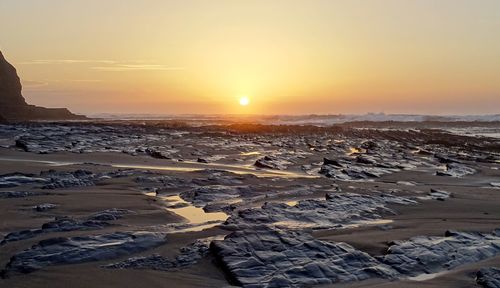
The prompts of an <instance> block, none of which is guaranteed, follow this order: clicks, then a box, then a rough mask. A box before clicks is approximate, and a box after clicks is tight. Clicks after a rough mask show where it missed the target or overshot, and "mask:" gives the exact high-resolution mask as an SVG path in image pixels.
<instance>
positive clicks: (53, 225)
mask: <svg viewBox="0 0 500 288" xmlns="http://www.w3.org/2000/svg"><path fill="white" fill-rule="evenodd" d="M50 205H53V204H50ZM37 207H38V206H37ZM37 211H38V210H37ZM42 211H43V210H42ZM130 213H133V212H132V211H130V210H126V209H116V208H113V209H108V210H104V211H101V212H97V213H95V214H92V215H90V216H88V217H86V218H84V219H75V218H71V217H60V218H56V219H55V220H53V221H50V222H47V223H44V224H43V225H42V227H41V228H37V229H27V230H21V231H16V232H11V233H9V234H7V235H6V236H5V237H4V239H3V240H2V241H1V242H0V245H4V244H6V243H8V242H13V241H21V240H25V239H30V238H33V237H36V236H38V235H40V234H45V233H53V232H67V231H77V230H78V231H85V230H96V229H102V228H104V227H107V226H110V225H111V224H110V223H108V222H107V221H113V220H116V219H119V218H121V217H122V215H124V214H130Z"/></svg>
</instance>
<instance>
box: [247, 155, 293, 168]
mask: <svg viewBox="0 0 500 288" xmlns="http://www.w3.org/2000/svg"><path fill="white" fill-rule="evenodd" d="M290 164H291V162H290V161H287V160H283V159H279V158H278V157H276V156H264V157H263V158H260V159H258V160H257V161H255V164H254V165H255V167H258V168H264V169H274V170H285V169H286V168H287V166H288V165H290Z"/></svg>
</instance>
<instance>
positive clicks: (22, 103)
mask: <svg viewBox="0 0 500 288" xmlns="http://www.w3.org/2000/svg"><path fill="white" fill-rule="evenodd" d="M21 90H22V86H21V80H20V79H19V76H18V75H17V71H16V68H14V66H12V65H11V64H10V63H9V62H7V60H5V58H4V56H3V55H2V52H1V51H0V122H5V121H29V120H77V119H85V118H86V117H85V116H80V115H75V114H73V113H71V112H70V111H69V110H68V109H66V108H44V107H38V106H35V105H29V104H28V103H26V100H25V99H24V97H23V95H22V94H21Z"/></svg>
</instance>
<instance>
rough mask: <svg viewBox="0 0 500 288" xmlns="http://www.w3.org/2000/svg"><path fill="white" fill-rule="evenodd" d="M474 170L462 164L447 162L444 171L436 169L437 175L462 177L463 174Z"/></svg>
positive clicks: (472, 172)
mask: <svg viewBox="0 0 500 288" xmlns="http://www.w3.org/2000/svg"><path fill="white" fill-rule="evenodd" d="M474 173H476V170H475V169H473V168H470V167H467V166H465V165H463V164H458V163H448V164H446V171H437V172H436V175H437V176H450V177H463V176H465V175H469V174H474Z"/></svg>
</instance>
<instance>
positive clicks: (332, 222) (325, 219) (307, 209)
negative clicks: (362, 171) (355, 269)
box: [226, 193, 417, 229]
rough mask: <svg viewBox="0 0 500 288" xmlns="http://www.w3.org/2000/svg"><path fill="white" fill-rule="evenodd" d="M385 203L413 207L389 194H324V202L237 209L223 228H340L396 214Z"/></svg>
mask: <svg viewBox="0 0 500 288" xmlns="http://www.w3.org/2000/svg"><path fill="white" fill-rule="evenodd" d="M388 204H400V205H413V204H417V202H416V201H414V200H412V199H410V198H406V197H399V196H394V195H389V194H378V195H362V194H356V193H328V194H327V195H326V199H325V200H321V199H309V200H302V201H299V202H298V203H297V204H296V205H295V206H289V205H287V204H285V203H273V202H268V203H265V204H264V205H263V206H262V207H261V208H249V209H245V210H241V211H239V212H238V214H237V215H234V216H231V218H229V219H228V220H227V222H226V226H227V227H228V228H230V229H233V228H234V229H241V228H248V227H251V226H253V225H255V224H272V225H274V226H277V227H282V228H288V229H290V228H291V229H294V228H299V229H300V228H313V229H334V228H343V227H345V225H351V224H356V223H366V221H370V220H377V219H380V218H381V217H382V216H381V215H384V214H390V215H393V214H396V213H395V212H394V211H393V210H391V209H390V208H388V207H387V205H388Z"/></svg>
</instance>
